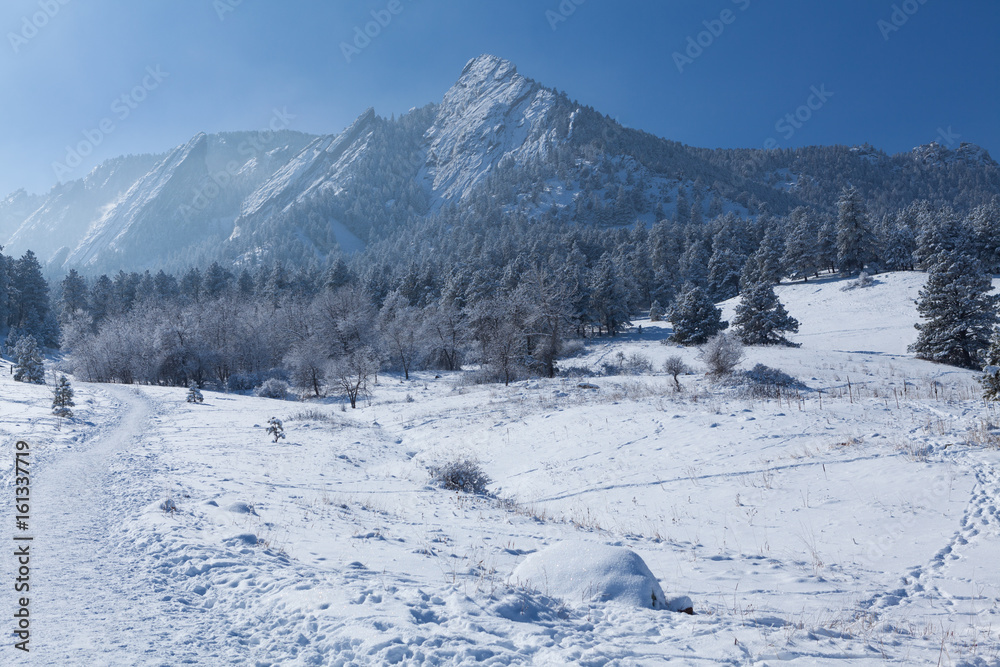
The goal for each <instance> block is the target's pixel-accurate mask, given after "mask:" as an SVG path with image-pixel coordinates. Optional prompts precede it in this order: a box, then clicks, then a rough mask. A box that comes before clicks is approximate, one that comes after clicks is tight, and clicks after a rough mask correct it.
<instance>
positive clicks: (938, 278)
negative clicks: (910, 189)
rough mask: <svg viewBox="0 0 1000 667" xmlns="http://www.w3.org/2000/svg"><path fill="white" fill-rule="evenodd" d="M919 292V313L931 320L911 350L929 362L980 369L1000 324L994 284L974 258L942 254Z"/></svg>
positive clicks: (921, 326) (920, 327)
mask: <svg viewBox="0 0 1000 667" xmlns="http://www.w3.org/2000/svg"><path fill="white" fill-rule="evenodd" d="M937 257H938V259H937V262H936V263H935V264H934V266H932V267H931V269H930V271H929V272H928V275H927V284H926V285H925V286H924V288H923V289H921V290H920V292H919V296H920V298H919V300H918V301H917V312H919V313H920V316H921V317H922V318H923V319H924V320H926V321H925V322H922V323H917V324H916V325H915V326H916V328H917V330H918V331H919V332H920V334H919V336H918V337H917V341H916V342H915V343H913V345H911V346H910V348H909V349H910V351H911V352H914V353H916V355H917V357H919V358H920V359H927V360H930V361H936V362H939V363H944V364H951V365H953V366H961V367H963V368H981V367H982V362H983V353H984V352H985V351H986V349H987V348H988V347H989V344H990V341H991V339H992V337H993V334H994V329H995V327H996V324H997V321H998V320H997V313H996V307H997V303H998V302H1000V296H997V295H992V294H990V292H991V291H992V289H993V284H992V281H991V280H990V276H989V274H987V273H986V272H985V271H984V270H983V268H982V265H981V264H980V263H979V261H978V260H976V259H975V258H974V257H972V256H971V255H969V254H967V253H964V252H960V251H952V252H944V253H940V254H938V256H937Z"/></svg>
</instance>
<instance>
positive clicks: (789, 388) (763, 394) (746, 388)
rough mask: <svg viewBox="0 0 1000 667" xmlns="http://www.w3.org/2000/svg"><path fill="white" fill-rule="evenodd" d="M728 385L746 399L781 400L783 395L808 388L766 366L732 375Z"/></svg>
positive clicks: (758, 366)
mask: <svg viewBox="0 0 1000 667" xmlns="http://www.w3.org/2000/svg"><path fill="white" fill-rule="evenodd" d="M727 384H730V385H731V386H733V387H735V388H736V391H737V393H738V394H739V395H740V396H743V397H745V398H779V397H780V396H781V395H782V394H785V393H788V392H794V391H799V390H801V389H805V388H806V387H805V385H804V384H802V383H801V382H799V381H798V380H796V379H795V378H794V377H792V376H791V375H789V374H788V373H785V372H784V371H781V370H778V369H777V368H771V367H770V366H765V365H764V364H757V365H755V366H754V367H753V368H751V369H750V370H748V371H741V372H739V373H734V374H732V375H730V377H729V379H728V382H727Z"/></svg>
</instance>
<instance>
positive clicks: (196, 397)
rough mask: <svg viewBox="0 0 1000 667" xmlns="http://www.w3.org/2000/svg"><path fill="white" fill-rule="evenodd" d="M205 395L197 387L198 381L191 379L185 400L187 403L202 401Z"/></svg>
mask: <svg viewBox="0 0 1000 667" xmlns="http://www.w3.org/2000/svg"><path fill="white" fill-rule="evenodd" d="M204 401H205V397H204V396H202V395H201V391H200V390H199V389H198V383H197V382H195V381H194V380H192V381H191V382H190V383H189V384H188V393H187V402H188V403H203V402H204Z"/></svg>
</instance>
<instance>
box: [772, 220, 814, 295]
mask: <svg viewBox="0 0 1000 667" xmlns="http://www.w3.org/2000/svg"><path fill="white" fill-rule="evenodd" d="M789 225H790V227H789V231H788V234H787V235H786V237H785V252H784V254H783V255H782V256H781V264H782V265H783V266H784V267H785V269H786V271H787V272H788V275H789V276H790V277H791V278H802V280H803V281H806V280H808V279H809V276H810V275H811V274H814V273H816V272H817V271H818V270H819V258H818V257H817V255H818V253H817V249H816V236H817V234H818V233H819V224H818V220H817V219H816V216H815V215H814V214H813V213H812V211H810V210H809V209H807V208H806V207H805V206H799V207H797V208H796V209H795V210H793V211H792V213H791V215H790V216H789Z"/></svg>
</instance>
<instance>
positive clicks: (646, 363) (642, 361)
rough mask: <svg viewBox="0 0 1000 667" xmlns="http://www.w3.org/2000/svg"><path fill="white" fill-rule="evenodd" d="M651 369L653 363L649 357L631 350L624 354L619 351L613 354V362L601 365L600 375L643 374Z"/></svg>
mask: <svg viewBox="0 0 1000 667" xmlns="http://www.w3.org/2000/svg"><path fill="white" fill-rule="evenodd" d="M652 371H653V363H652V362H651V361H650V360H649V357H646V356H645V355H642V354H639V353H638V352H633V353H632V354H630V355H628V356H625V353H624V352H621V351H619V352H618V353H617V354H616V355H615V360H614V362H605V363H603V364H602V365H601V374H602V375H643V374H645V373H651V372H652Z"/></svg>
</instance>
